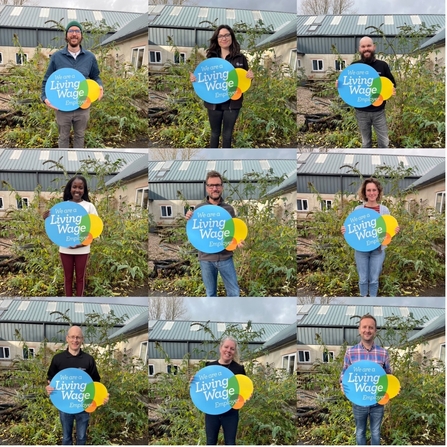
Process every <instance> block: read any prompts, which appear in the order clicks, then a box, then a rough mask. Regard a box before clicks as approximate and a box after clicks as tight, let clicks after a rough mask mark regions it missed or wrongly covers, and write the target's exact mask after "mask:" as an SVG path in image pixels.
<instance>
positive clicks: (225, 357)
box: [219, 340, 236, 363]
mask: <svg viewBox="0 0 447 447" xmlns="http://www.w3.org/2000/svg"><path fill="white" fill-rule="evenodd" d="M219 352H220V358H221V360H222V361H223V362H224V363H231V361H232V360H233V357H234V354H235V352H236V343H235V342H234V341H232V340H225V341H224V342H223V345H222V346H221V347H220V348H219Z"/></svg>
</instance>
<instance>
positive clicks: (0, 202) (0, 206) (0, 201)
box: [0, 197, 4, 210]
mask: <svg viewBox="0 0 447 447" xmlns="http://www.w3.org/2000/svg"><path fill="white" fill-rule="evenodd" d="M3 207H4V204H3V197H0V210H2V209H3Z"/></svg>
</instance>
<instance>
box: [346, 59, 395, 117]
mask: <svg viewBox="0 0 447 447" xmlns="http://www.w3.org/2000/svg"><path fill="white" fill-rule="evenodd" d="M337 88H338V93H339V95H340V97H341V99H343V101H344V102H345V103H347V104H348V105H350V106H352V107H356V108H363V107H368V106H371V105H373V106H375V107H378V106H380V105H381V104H382V103H383V101H385V100H387V99H389V98H391V96H392V95H393V88H394V85H393V83H392V82H391V81H390V80H389V79H388V78H386V77H384V76H380V75H379V73H377V71H376V70H374V68H372V67H370V66H369V65H367V64H352V65H350V66H349V67H346V68H345V69H344V70H343V71H342V72H341V73H340V76H339V77H338V86H337Z"/></svg>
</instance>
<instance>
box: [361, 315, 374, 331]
mask: <svg viewBox="0 0 447 447" xmlns="http://www.w3.org/2000/svg"><path fill="white" fill-rule="evenodd" d="M366 318H370V319H371V320H374V324H375V326H376V329H377V320H376V319H375V318H374V317H373V316H372V315H370V314H365V315H363V317H361V318H360V320H359V327H360V325H361V324H362V320H365V319H366Z"/></svg>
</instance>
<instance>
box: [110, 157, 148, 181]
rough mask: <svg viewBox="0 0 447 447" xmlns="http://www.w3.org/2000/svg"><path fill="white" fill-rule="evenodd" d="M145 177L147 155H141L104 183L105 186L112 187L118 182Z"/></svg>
mask: <svg viewBox="0 0 447 447" xmlns="http://www.w3.org/2000/svg"><path fill="white" fill-rule="evenodd" d="M140 176H147V155H141V156H140V158H137V159H136V160H134V161H133V162H132V163H130V164H129V165H127V166H126V167H125V168H124V169H123V170H122V171H121V172H120V173H119V174H117V175H116V176H115V177H113V178H112V179H111V180H109V181H108V182H106V186H109V185H113V184H114V183H116V182H118V181H120V180H131V179H133V178H136V177H140Z"/></svg>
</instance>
